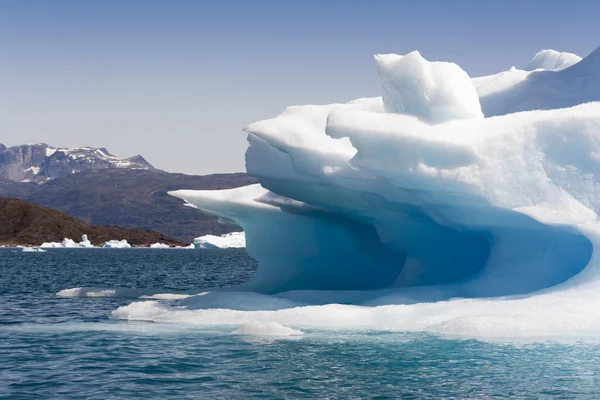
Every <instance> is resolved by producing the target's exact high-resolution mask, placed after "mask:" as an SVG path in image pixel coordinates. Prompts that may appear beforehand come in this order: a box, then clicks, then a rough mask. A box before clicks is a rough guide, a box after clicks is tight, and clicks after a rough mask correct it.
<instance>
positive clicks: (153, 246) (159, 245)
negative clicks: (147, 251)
mask: <svg viewBox="0 0 600 400" xmlns="http://www.w3.org/2000/svg"><path fill="white" fill-rule="evenodd" d="M150 248H151V249H168V248H169V245H168V244H165V243H153V244H151V245H150Z"/></svg>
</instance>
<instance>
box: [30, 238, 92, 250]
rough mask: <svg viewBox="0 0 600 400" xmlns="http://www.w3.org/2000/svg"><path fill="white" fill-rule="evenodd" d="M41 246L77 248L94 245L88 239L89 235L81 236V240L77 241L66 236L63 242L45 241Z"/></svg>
mask: <svg viewBox="0 0 600 400" xmlns="http://www.w3.org/2000/svg"><path fill="white" fill-rule="evenodd" d="M40 247H41V248H58V249H76V248H80V247H82V248H88V247H94V246H93V245H92V243H90V241H89V240H88V237H87V235H83V236H82V237H81V242H79V243H76V242H75V241H74V240H73V239H69V238H64V239H63V241H62V242H60V243H58V242H44V243H42V245H41V246H40Z"/></svg>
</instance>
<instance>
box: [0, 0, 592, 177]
mask: <svg viewBox="0 0 600 400" xmlns="http://www.w3.org/2000/svg"><path fill="white" fill-rule="evenodd" d="M599 16H600V1H576V0H574V1H568V2H558V1H533V0H532V1H526V0H521V1H483V0H480V1H460V0H456V1H414V0H413V1H400V0H399V1H377V0H371V1H367V0H365V1H352V0H343V1H342V0H339V1H337V0H335V1H334V0H330V1H327V0H322V1H317V0H305V1H293V0H288V1H286V0H278V1H275V0H270V1H252V0H245V1H241V0H240V1H228V0H221V1H216V0H215V1H208V0H207V1H202V0H198V1H191V0H189V1H179V0H169V1H166V0H165V1H158V0H147V1H142V0H137V1H136V0H120V1H108V0H103V1H95V0H85V1H75V0H72V1H61V0H55V1H52V0H39V1H30V0H0V143H4V144H6V145H15V144H21V143H33V142H46V143H49V144H53V145H57V146H83V145H90V146H97V147H107V148H108V149H109V150H110V151H112V152H113V153H114V154H116V155H118V156H130V155H134V154H137V153H140V154H142V155H143V156H145V157H146V158H147V159H148V160H149V161H150V162H152V163H153V164H154V165H155V166H157V167H159V168H162V169H166V170H168V171H176V172H186V173H210V172H228V171H242V170H244V158H243V154H244V151H245V148H246V141H245V134H244V133H243V132H242V131H241V129H242V128H243V126H244V125H246V124H247V123H249V122H252V121H255V120H259V119H263V118H268V117H271V116H274V115H276V114H277V113H279V112H280V111H281V110H283V108H284V107H286V106H287V105H293V104H305V103H314V104H323V103H331V102H343V101H347V100H351V99H353V98H356V97H365V96H376V95H379V94H380V90H379V83H378V81H377V74H376V71H375V66H374V62H373V59H372V55H373V54H374V53H391V52H394V53H399V54H404V53H407V52H409V51H411V50H419V51H421V53H422V54H423V55H424V56H425V57H426V58H428V59H430V60H444V61H445V60H447V61H453V62H456V63H458V64H459V65H460V66H461V67H463V68H464V69H465V70H466V71H467V72H468V73H469V74H470V75H471V76H478V75H485V74H490V73H494V72H498V71H500V70H505V69H508V68H509V67H510V66H512V65H516V66H519V67H524V66H525V65H526V64H527V63H528V61H529V60H530V59H531V57H532V56H533V55H534V54H535V53H536V52H537V51H539V50H541V49H546V48H552V49H556V50H560V51H569V52H573V53H576V54H579V55H580V56H585V55H587V54H588V53H590V52H591V51H592V50H593V49H594V48H595V47H597V46H598V45H600V24H599V23H598V20H599Z"/></svg>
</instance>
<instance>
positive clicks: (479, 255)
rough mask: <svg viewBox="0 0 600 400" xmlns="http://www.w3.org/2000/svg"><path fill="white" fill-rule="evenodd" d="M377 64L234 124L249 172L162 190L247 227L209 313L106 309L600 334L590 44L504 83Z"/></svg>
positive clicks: (597, 170)
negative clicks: (347, 86)
mask: <svg viewBox="0 0 600 400" xmlns="http://www.w3.org/2000/svg"><path fill="white" fill-rule="evenodd" d="M538 58H539V57H538ZM375 61H376V64H377V71H378V73H379V78H380V82H381V86H382V91H383V95H382V97H381V98H364V99H357V100H354V101H351V102H348V103H344V104H331V105H306V106H294V107H288V108H287V109H285V110H284V111H283V112H282V113H281V114H280V115H278V116H276V117H275V118H272V119H268V120H264V121H259V122H255V123H252V124H250V125H248V126H247V127H246V128H245V131H246V132H247V133H248V142H249V148H248V150H247V152H246V169H247V171H248V173H249V174H250V175H252V176H254V177H256V178H257V179H258V181H259V184H256V185H251V186H247V187H242V188H236V189H228V190H220V191H194V190H177V191H173V192H170V194H171V195H173V196H176V197H179V198H181V199H184V200H185V201H186V202H187V203H188V204H191V205H193V206H195V207H197V208H198V209H199V210H202V211H205V212H209V213H212V214H214V215H217V216H219V217H221V218H223V219H224V220H229V221H232V222H234V223H236V224H237V225H239V226H240V227H242V228H243V229H244V232H245V237H246V251H247V253H248V254H249V255H250V256H251V257H252V258H254V259H255V260H257V261H258V269H257V271H256V273H255V274H254V276H253V277H252V278H251V279H250V280H249V281H248V282H246V283H244V284H242V285H240V286H239V287H238V288H236V290H237V292H233V291H222V292H219V291H212V292H211V295H212V296H213V299H219V301H218V303H217V304H221V305H222V307H218V306H217V307H215V306H214V304H215V301H216V300H212V301H211V302H206V301H205V300H202V299H201V298H199V297H198V296H190V297H188V298H186V299H185V301H184V303H183V304H182V305H181V307H177V308H175V309H171V308H169V306H168V305H167V304H164V303H160V302H136V303H132V304H130V305H128V306H124V307H120V308H119V309H117V310H115V311H114V312H113V317H114V318H122V319H133V320H136V319H143V320H153V321H168V322H188V323H189V322H192V323H198V324H243V323H244V322H245V321H258V322H262V323H266V322H269V323H271V322H272V323H276V324H280V325H282V326H286V327H287V326H293V327H301V326H324V327H336V328H337V327H342V326H343V327H366V328H369V329H373V328H376V329H389V330H406V331H427V332H435V333H444V334H453V335H457V334H458V335H467V336H543V335H589V334H593V335H596V336H597V335H599V334H600V314H598V313H597V312H595V311H593V309H594V307H595V304H596V302H597V301H600V294H599V293H600V275H599V272H600V257H599V256H598V249H599V248H600V224H599V222H598V213H599V212H600V102H597V101H600V86H599V84H598V83H597V82H600V79H598V78H600V77H597V75H598V73H600V50H596V51H594V52H593V53H592V54H590V55H589V56H588V57H586V58H584V59H583V60H581V61H579V62H577V63H575V64H573V65H571V66H569V67H567V68H564V69H561V70H558V71H551V70H539V69H536V70H535V71H520V72H518V70H516V69H515V70H511V71H509V72H508V75H518V77H516V78H515V77H512V76H509V77H504V76H500V77H498V76H495V77H484V78H478V79H470V78H469V77H468V75H467V74H466V72H464V71H463V70H462V69H461V68H460V67H459V66H457V65H456V64H452V63H437V62H429V61H427V60H426V59H425V58H423V57H422V56H421V55H420V54H419V53H417V52H413V53H409V54H408V55H405V56H400V55H389V54H388V55H379V56H376V57H375ZM538 61H539V60H538ZM545 66H546V65H545V64H543V63H542V67H545ZM555 67H556V63H555V64H554V66H553V68H555ZM521 78H522V79H521ZM499 80H500V81H502V82H499ZM575 82H578V83H579V84H575ZM517 111H518V112H517ZM240 293H255V294H256V296H254V297H252V300H251V301H250V302H248V301H244V302H243V303H244V304H239V305H236V301H235V299H236V298H237V297H236V296H240V295H239V294H240ZM203 295H204V296H206V294H203ZM242 298H247V295H243V297H242ZM205 299H206V298H205ZM273 304H275V305H277V306H276V309H273ZM219 309H220V310H219Z"/></svg>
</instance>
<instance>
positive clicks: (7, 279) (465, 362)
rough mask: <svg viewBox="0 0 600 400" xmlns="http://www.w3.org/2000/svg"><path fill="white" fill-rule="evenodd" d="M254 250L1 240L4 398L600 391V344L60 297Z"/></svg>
mask: <svg viewBox="0 0 600 400" xmlns="http://www.w3.org/2000/svg"><path fill="white" fill-rule="evenodd" d="M255 267H256V266H255V263H254V262H253V261H252V260H251V259H249V258H248V257H247V256H246V254H245V252H244V251H243V250H215V251H191V250H135V249H132V250H120V249H119V250H100V249H96V250H94V249H92V250H82V249H73V250H62V249H58V250H51V251H48V252H47V253H22V252H20V251H16V250H9V249H0V398H10V399H121V398H132V399H139V398H144V399H167V398H177V399H196V398H207V399H219V398H222V399H237V398H240V399H241V398H269V399H270V398H275V399H279V398H319V399H322V398H341V399H346V398H379V399H387V398H406V399H439V398H472V399H482V398H510V399H540V398H542V399H543V398H549V399H550V398H552V399H554V398H556V399H571V398H583V399H598V398H600V345H598V344H595V343H572V344H564V343H563V344H561V343H533V344H510V343H485V342H481V341H477V340H459V339H457V340H454V339H448V338H440V337H436V336H432V335H427V334H414V333H413V334H401V333H384V332H364V331H362V332H348V331H345V332H334V331H318V330H313V331H310V330H309V331H306V332H305V335H304V336H302V337H300V338H294V339H277V340H261V339H248V338H244V337H241V336H238V335H231V334H230V331H231V330H229V331H228V330H223V329H219V328H214V329H208V328H201V327H193V326H185V327H184V326H179V325H177V324H172V325H169V324H153V323H141V322H138V323H132V322H125V321H114V320H111V319H110V312H111V311H113V310H114V309H116V308H117V307H119V306H122V305H126V304H129V303H130V302H131V301H132V300H127V299H114V298H85V299H78V298H58V297H56V296H55V294H56V292H58V291H60V290H62V289H66V288H72V287H78V286H98V287H137V288H156V289H167V290H165V291H180V290H186V289H193V288H198V287H212V286H230V285H235V284H238V283H241V282H243V281H245V280H246V279H248V277H249V276H250V275H251V274H252V272H253V271H254V269H255Z"/></svg>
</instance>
